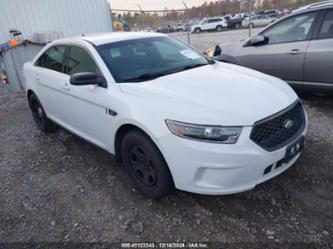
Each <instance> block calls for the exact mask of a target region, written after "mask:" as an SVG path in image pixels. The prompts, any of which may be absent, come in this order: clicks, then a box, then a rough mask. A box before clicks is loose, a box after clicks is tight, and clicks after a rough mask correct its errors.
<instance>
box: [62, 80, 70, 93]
mask: <svg viewBox="0 0 333 249" xmlns="http://www.w3.org/2000/svg"><path fill="white" fill-rule="evenodd" d="M62 88H63V89H64V90H67V91H68V90H70V89H71V86H70V84H69V83H68V82H65V83H64V84H63V86H62Z"/></svg>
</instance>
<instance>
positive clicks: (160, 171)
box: [121, 130, 175, 199]
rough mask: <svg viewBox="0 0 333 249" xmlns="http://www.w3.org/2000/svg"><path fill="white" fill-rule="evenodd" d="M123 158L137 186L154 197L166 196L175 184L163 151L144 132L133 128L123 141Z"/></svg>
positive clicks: (146, 194) (145, 193) (147, 194)
mask: <svg viewBox="0 0 333 249" xmlns="http://www.w3.org/2000/svg"><path fill="white" fill-rule="evenodd" d="M121 158H122V161H123V164H124V166H125V168H126V170H127V172H128V174H129V176H130V178H131V180H132V181H133V183H134V185H135V187H136V188H137V189H138V190H139V191H140V192H141V193H142V194H143V195H145V196H147V197H149V198H152V199H160V198H162V197H165V196H166V195H168V194H169V193H171V192H172V191H174V189H175V186H174V183H173V179H172V176H171V173H170V171H169V168H168V165H167V164H166V162H165V160H164V158H163V156H162V154H161V152H160V151H159V150H158V148H157V147H156V146H155V144H154V143H153V142H152V141H151V139H150V138H149V137H148V136H147V135H145V134H144V133H143V132H140V131H137V130H133V131H130V132H129V133H127V134H126V135H125V137H124V138H123V140H122V143H121Z"/></svg>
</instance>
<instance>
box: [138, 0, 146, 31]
mask: <svg viewBox="0 0 333 249" xmlns="http://www.w3.org/2000/svg"><path fill="white" fill-rule="evenodd" d="M138 7H139V10H140V12H141V22H142V29H143V30H145V28H146V27H145V21H144V16H143V15H144V12H143V10H142V8H141V6H140V5H139V4H138Z"/></svg>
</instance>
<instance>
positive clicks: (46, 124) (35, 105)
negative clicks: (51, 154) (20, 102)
mask: <svg viewBox="0 0 333 249" xmlns="http://www.w3.org/2000/svg"><path fill="white" fill-rule="evenodd" d="M29 106H30V109H31V112H32V116H33V118H34V120H35V122H36V124H37V126H38V128H39V129H40V130H42V131H44V132H53V131H55V130H57V128H58V127H57V126H56V124H55V123H53V122H52V121H51V120H50V119H48V118H47V116H46V114H45V111H44V108H43V107H42V105H41V103H40V101H39V99H38V98H37V96H36V95H35V94H31V96H30V97H29Z"/></svg>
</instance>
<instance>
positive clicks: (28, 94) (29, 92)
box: [27, 89, 35, 101]
mask: <svg viewBox="0 0 333 249" xmlns="http://www.w3.org/2000/svg"><path fill="white" fill-rule="evenodd" d="M32 94H35V93H34V91H32V90H31V89H28V90H27V98H28V101H29V99H30V97H31V95H32Z"/></svg>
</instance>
